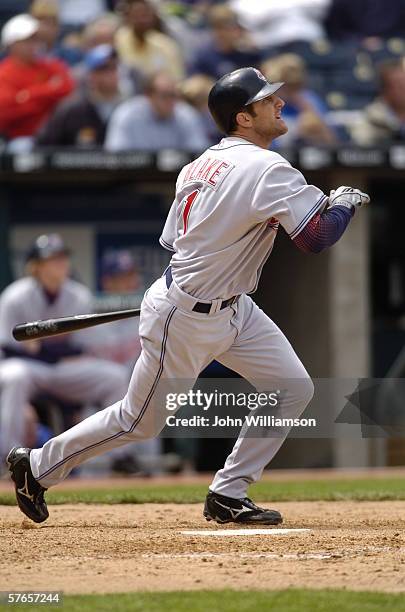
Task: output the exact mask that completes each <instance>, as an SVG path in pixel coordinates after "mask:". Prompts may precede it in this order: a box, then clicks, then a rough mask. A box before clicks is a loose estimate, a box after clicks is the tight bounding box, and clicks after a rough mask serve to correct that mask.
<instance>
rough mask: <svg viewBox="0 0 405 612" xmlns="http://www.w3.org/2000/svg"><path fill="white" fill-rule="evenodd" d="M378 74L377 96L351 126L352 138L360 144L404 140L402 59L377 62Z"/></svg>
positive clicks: (404, 75)
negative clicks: (378, 92) (378, 86)
mask: <svg viewBox="0 0 405 612" xmlns="http://www.w3.org/2000/svg"><path fill="white" fill-rule="evenodd" d="M378 73H379V79H380V94H379V97H378V98H377V99H376V100H375V101H374V102H372V103H371V104H369V105H368V106H366V108H365V109H364V113H363V116H362V117H361V118H360V119H359V120H358V121H357V122H356V123H355V124H354V125H353V127H352V137H353V140H354V141H355V142H356V144H358V145H362V146H372V145H376V144H382V143H389V142H391V141H399V140H405V58H403V59H401V60H387V61H385V62H381V64H380V65H379V67H378Z"/></svg>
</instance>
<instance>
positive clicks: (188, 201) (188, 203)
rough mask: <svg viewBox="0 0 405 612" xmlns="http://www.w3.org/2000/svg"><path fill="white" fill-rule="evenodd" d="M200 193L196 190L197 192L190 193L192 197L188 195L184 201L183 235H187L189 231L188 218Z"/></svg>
mask: <svg viewBox="0 0 405 612" xmlns="http://www.w3.org/2000/svg"><path fill="white" fill-rule="evenodd" d="M199 193H200V190H199V189H196V190H195V191H192V192H191V193H190V195H188V196H187V197H186V198H185V199H184V200H183V201H184V208H183V235H184V234H185V233H186V231H187V224H188V218H189V216H190V211H191V207H192V206H193V204H194V202H195V199H196V197H197V196H198V194H199Z"/></svg>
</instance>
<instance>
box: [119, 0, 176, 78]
mask: <svg viewBox="0 0 405 612" xmlns="http://www.w3.org/2000/svg"><path fill="white" fill-rule="evenodd" d="M122 7H123V13H124V17H125V23H124V25H122V26H121V27H120V28H119V30H118V32H117V35H116V47H117V50H118V53H119V55H120V58H121V60H122V61H123V62H124V63H126V64H127V65H128V66H132V67H134V68H137V69H138V70H139V71H141V72H143V73H145V74H147V75H150V74H152V73H155V72H157V71H158V70H159V71H160V70H162V71H165V72H168V73H169V74H171V75H172V76H173V78H175V79H181V78H182V77H183V76H184V62H183V58H182V56H181V53H180V50H179V47H178V45H177V43H176V42H175V41H174V40H172V39H171V38H170V37H169V36H166V34H162V33H161V32H158V31H157V30H156V25H157V19H158V18H157V15H156V13H155V11H154V9H153V7H152V4H151V2H149V1H148V0H124V1H123V5H122Z"/></svg>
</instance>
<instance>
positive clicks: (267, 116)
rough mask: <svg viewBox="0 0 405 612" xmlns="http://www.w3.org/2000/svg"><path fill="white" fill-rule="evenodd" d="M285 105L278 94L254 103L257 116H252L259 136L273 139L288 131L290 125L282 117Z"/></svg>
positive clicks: (253, 125) (254, 127)
mask: <svg viewBox="0 0 405 612" xmlns="http://www.w3.org/2000/svg"><path fill="white" fill-rule="evenodd" d="M284 105H285V102H284V100H282V99H281V98H280V97H279V96H277V95H276V94H274V95H272V96H269V97H268V98H264V100H260V101H259V102H255V104H253V110H254V112H255V114H256V116H255V117H252V128H253V129H254V131H255V132H256V134H258V136H260V137H261V138H263V139H267V140H269V141H272V140H274V139H275V138H278V137H279V136H282V135H283V134H286V133H287V132H288V127H287V125H286V124H285V122H284V120H283V119H282V117H281V111H282V108H283V106H284Z"/></svg>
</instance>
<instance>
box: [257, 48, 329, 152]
mask: <svg viewBox="0 0 405 612" xmlns="http://www.w3.org/2000/svg"><path fill="white" fill-rule="evenodd" d="M262 72H263V74H264V75H265V76H266V77H267V78H268V79H269V80H271V81H281V82H284V86H283V88H282V89H281V90H280V97H281V98H282V99H283V100H284V102H285V106H284V107H283V110H282V115H283V119H284V121H285V122H286V124H287V126H288V133H287V134H286V135H284V136H283V145H288V144H292V143H294V144H296V143H301V144H302V143H305V144H314V145H332V144H334V143H335V142H336V136H335V133H334V131H333V129H332V128H331V127H330V126H328V124H327V118H326V114H327V111H328V109H327V107H326V105H325V104H324V102H323V101H322V99H321V98H320V97H319V96H318V95H317V94H316V93H315V92H313V91H311V90H310V89H308V88H307V86H306V79H307V75H306V69H305V64H304V62H303V60H302V59H301V58H300V57H299V56H298V55H295V54H294V53H284V54H283V55H279V56H277V57H275V58H273V59H270V60H267V61H266V62H264V63H263V64H262Z"/></svg>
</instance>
